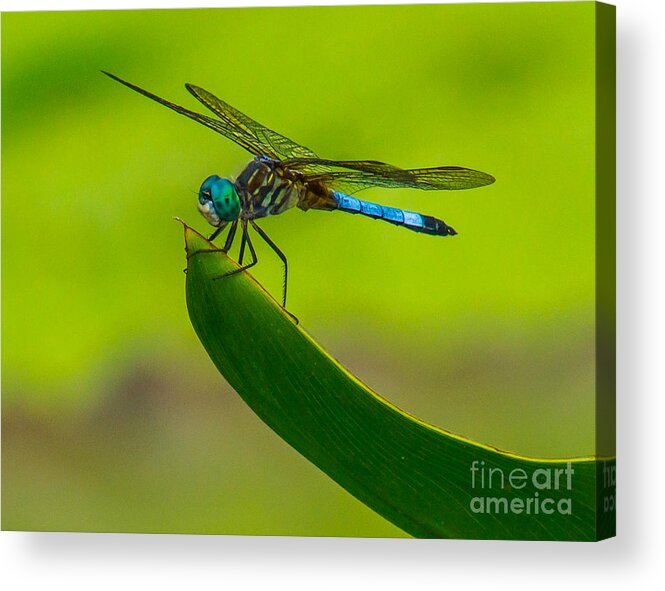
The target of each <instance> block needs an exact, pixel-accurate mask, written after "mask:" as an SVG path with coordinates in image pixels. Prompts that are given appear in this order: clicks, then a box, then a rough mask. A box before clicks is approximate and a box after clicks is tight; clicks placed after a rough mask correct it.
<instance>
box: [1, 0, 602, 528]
mask: <svg viewBox="0 0 665 591" xmlns="http://www.w3.org/2000/svg"><path fill="white" fill-rule="evenodd" d="M593 27H594V7H593V3H586V2H585V3H564V4H561V3H547V4H503V5H501V4H485V5H482V4H480V5H447V6H389V7H380V6H374V7H331V8H279V9H222V10H170V11H124V12H106V11H104V12H69V13H23V14H21V13H14V14H4V15H3V18H2V132H3V134H2V164H3V167H2V168H3V171H2V189H3V200H2V249H3V255H2V266H3V269H2V279H3V282H2V286H3V288H2V296H3V298H2V312H3V323H2V345H3V346H2V355H3V357H2V385H3V456H2V460H3V462H2V468H3V498H2V503H3V505H2V509H3V511H2V520H3V523H2V524H3V527H4V528H6V529H38V530H97V531H151V532H201V533H204V532H207V533H215V532H223V533H243V534H273V535H276V534H293V535H366V536H401V535H404V534H403V533H402V532H401V531H400V530H398V529H397V528H395V527H394V526H392V525H391V524H389V523H387V522H385V521H384V520H383V519H382V518H380V517H378V516H377V515H375V514H374V513H373V512H371V511H370V510H369V509H367V508H366V507H364V506H363V505H362V504H361V503H359V502H358V501H356V500H355V499H354V498H352V497H351V496H350V495H349V494H348V493H346V492H345V491H344V490H342V489H341V488H340V487H338V486H337V485H336V484H334V483H333V482H332V481H331V480H329V479H328V478H327V477H326V476H324V475H323V474H322V473H320V472H319V471H318V470H317V469H316V468H314V467H313V466H312V465H310V464H309V463H308V462H307V461H306V460H304V459H303V458H302V457H300V456H299V455H298V454H297V453H296V452H294V451H293V450H292V449H291V448H289V447H288V446H287V445H286V444H285V443H284V442H282V441H281V440H280V439H279V438H278V437H277V436H276V435H274V434H273V433H272V432H271V431H270V430H269V429H268V428H267V427H266V426H264V425H263V424H262V423H261V422H260V421H259V420H258V419H257V418H256V417H255V416H254V415H253V414H252V413H251V411H249V409H248V408H246V407H245V406H244V404H243V403H242V402H241V401H240V399H239V398H238V397H237V395H236V394H235V393H234V392H233V390H231V389H230V387H229V386H228V385H227V384H226V383H225V382H224V380H223V379H222V378H221V377H220V376H219V374H218V373H217V372H216V370H215V369H214V367H213V365H212V363H211V362H210V360H209V359H208V358H207V356H206V354H205V352H204V350H203V348H202V346H201V345H200V344H199V343H198V341H197V339H196V337H195V335H194V331H193V329H192V327H191V325H190V323H189V321H188V317H187V311H186V308H185V301H184V275H183V272H182V270H183V267H184V265H185V261H184V251H183V240H182V228H181V227H180V225H179V224H177V223H175V222H173V221H172V220H171V218H172V216H181V217H182V218H183V219H185V220H186V221H188V222H189V223H191V224H193V225H194V226H195V227H196V228H198V229H199V230H202V231H206V232H208V231H209V230H210V227H207V225H206V223H205V221H204V220H203V219H202V218H201V217H200V216H199V214H198V213H197V211H196V196H195V193H196V191H197V190H198V187H199V184H200V182H201V180H202V179H203V178H205V177H206V176H208V175H209V174H212V173H217V174H220V175H222V176H224V175H229V174H231V175H234V174H237V173H238V172H239V171H240V170H241V169H242V167H243V165H244V164H245V163H246V162H247V161H248V159H249V155H248V154H247V153H245V152H244V151H243V150H242V149H241V148H239V147H237V146H235V145H234V144H232V143H231V142H230V141H228V140H225V139H224V138H222V137H220V136H218V135H216V134H214V133H212V132H211V131H209V130H207V129H205V128H203V127H202V126H199V125H197V124H195V123H193V122H191V121H189V120H187V119H185V118H183V117H180V116H178V115H176V114H174V113H172V112H170V111H168V110H167V109H165V108H163V107H161V106H160V105H157V104H154V103H152V102H151V101H149V100H147V99H145V98H143V97H141V96H139V95H136V94H135V93H132V92H131V91H129V90H128V89H126V88H124V87H122V86H121V85H119V84H117V83H115V82H113V81H111V80H109V79H108V78H106V77H104V76H103V75H102V74H100V72H99V70H100V69H105V70H109V71H110V72H113V73H115V74H117V75H119V76H121V77H124V78H126V79H128V80H130V81H132V82H134V83H136V84H138V85H140V86H143V87H144V88H147V89H149V90H151V91H153V92H156V93H157V94H159V95H161V96H164V97H166V98H169V99H171V100H173V101H174V102H177V103H180V104H182V105H184V106H188V107H193V108H195V109H199V110H202V109H203V107H201V106H200V105H197V104H196V101H195V100H194V99H193V98H192V97H190V96H189V95H188V93H187V92H186V91H185V90H184V88H183V83H184V82H192V83H194V84H198V85H200V86H203V87H204V88H206V89H208V90H210V91H212V92H213V93H215V94H217V95H219V96H220V97H222V98H224V99H225V100H227V101H229V102H230V103H231V104H233V105H234V106H236V107H238V108H240V109H241V110H243V111H245V112H247V113H248V114H249V115H250V116H253V117H256V118H257V119H258V120H259V121H261V122H262V123H264V124H265V125H267V126H269V127H272V128H274V129H275V130H277V131H279V132H282V133H284V134H286V135H288V136H289V137H292V138H293V139H295V140H296V141H298V142H301V143H303V144H304V145H307V146H309V147H311V148H313V149H314V150H315V151H316V152H318V153H319V154H320V155H321V156H324V157H329V158H338V159H353V158H370V159H379V160H384V161H387V162H391V163H394V164H397V165H400V166H405V167H417V166H436V165H443V164H455V165H462V166H469V167H472V168H477V169H480V170H483V171H486V172H489V173H491V174H493V175H494V176H495V177H496V178H497V182H496V184H495V185H493V186H491V187H486V188H483V189H477V190H473V191H465V192H458V193H420V192H418V191H409V190H404V191H386V190H372V191H367V192H364V193H363V196H364V197H366V198H368V199H373V200H378V201H381V202H384V203H387V204H390V205H394V206H398V207H405V208H408V209H414V210H417V211H422V212H424V213H428V214H430V215H435V216H438V217H441V218H443V219H445V220H446V221H447V222H448V223H450V224H451V225H453V226H454V227H455V228H456V229H457V230H458V231H459V233H460V234H459V236H457V237H456V238H454V239H437V238H432V237H429V236H425V235H419V234H416V233H412V232H407V231H404V230H402V229H399V228H396V227H394V226H391V225H389V224H381V223H374V222H372V221H371V220H368V219H366V218H360V217H354V216H350V215H344V214H341V213H336V212H333V213H328V212H316V211H310V212H307V213H305V212H302V211H300V210H292V211H289V212H288V213H286V214H284V215H282V216H278V217H275V218H274V219H269V220H266V221H265V222H264V224H263V227H264V228H265V229H266V231H267V232H268V233H269V234H270V236H271V237H272V238H273V239H274V240H275V241H276V243H277V244H278V245H280V247H281V248H282V249H283V250H284V252H285V253H286V254H287V256H288V257H289V262H290V265H291V267H290V269H291V279H290V285H289V289H290V296H289V299H290V306H289V307H290V310H291V311H292V312H293V313H294V314H296V315H297V316H298V318H299V319H300V321H301V324H302V325H303V327H304V328H305V329H306V330H307V331H309V332H310V334H312V336H313V337H314V338H316V339H317V340H318V341H319V342H320V343H322V344H323V345H324V346H325V347H326V348H327V349H328V351H329V352H330V353H331V354H332V355H333V356H334V357H336V358H337V359H339V360H340V361H341V362H342V363H343V364H344V365H345V366H346V367H348V368H349V369H350V370H351V371H353V372H354V373H355V374H356V375H357V376H358V377H359V378H360V379H361V380H363V381H364V382H365V383H367V384H368V385H370V386H371V387H373V388H374V389H376V390H377V391H378V392H380V393H381V394H382V395H384V396H385V397H387V398H388V399H390V400H391V401H392V402H394V403H396V404H398V405H400V406H401V407H403V408H404V409H406V410H407V411H409V412H411V413H413V414H415V415H417V416H418V417H420V418H422V419H425V420H427V421H430V422H432V423H434V424H436V425H438V426H440V427H443V428H445V429H448V430H451V431H453V432H456V433H460V434H463V435H465V436H467V437H470V438H472V439H475V440H478V441H481V442H483V443H488V444H491V445H495V446H498V447H501V448H504V449H508V450H512V451H516V452H519V453H522V454H528V455H535V456H544V457H564V456H579V455H588V454H593V453H595V452H596V449H595V442H594V173H595V171H594V128H593V116H594V45H593V43H594V29H593ZM257 246H258V249H259V256H260V258H261V263H260V265H259V267H257V268H256V273H255V275H256V276H257V277H258V278H259V280H260V281H261V282H263V283H264V284H265V285H266V286H267V287H268V288H269V289H270V290H271V291H272V293H273V294H276V295H277V296H278V297H279V293H280V291H279V290H280V273H281V268H280V265H279V261H278V260H277V259H276V257H275V256H274V255H272V254H271V253H270V251H268V250H267V249H266V248H264V245H263V244H257ZM229 313H232V311H229ZM303 370H304V371H305V370H306V368H303ZM386 436H387V437H389V436H390V434H389V433H387V434H386ZM599 451H602V450H599Z"/></svg>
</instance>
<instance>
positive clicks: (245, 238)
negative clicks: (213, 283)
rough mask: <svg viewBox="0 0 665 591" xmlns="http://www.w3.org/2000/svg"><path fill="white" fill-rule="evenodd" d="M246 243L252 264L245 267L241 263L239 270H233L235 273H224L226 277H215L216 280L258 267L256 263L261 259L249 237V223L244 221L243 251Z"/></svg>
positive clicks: (241, 246)
mask: <svg viewBox="0 0 665 591" xmlns="http://www.w3.org/2000/svg"><path fill="white" fill-rule="evenodd" d="M245 243H247V246H249V252H250V253H251V255H252V262H251V263H249V264H247V265H243V264H242V263H240V265H241V266H240V267H238V268H237V269H233V271H229V272H228V273H224V275H220V276H219V277H213V279H214V280H217V279H224V277H230V276H231V275H235V274H236V273H240V272H241V271H246V270H247V269H249V268H251V267H253V266H254V265H256V263H258V262H259V259H258V257H257V256H256V251H255V250H254V245H253V244H252V240H251V239H250V237H249V231H248V229H247V222H246V221H244V220H243V222H242V242H241V245H240V248H241V250H244V244H245Z"/></svg>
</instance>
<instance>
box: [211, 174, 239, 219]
mask: <svg viewBox="0 0 665 591" xmlns="http://www.w3.org/2000/svg"><path fill="white" fill-rule="evenodd" d="M210 197H211V199H212V204H213V206H214V208H215V211H216V212H217V215H218V216H219V218H220V219H221V220H223V221H225V222H232V221H234V220H237V219H238V216H239V215H240V198H239V197H238V192H237V191H236V188H235V185H234V184H233V183H232V182H231V181H229V180H228V179H220V178H218V179H217V180H216V181H215V182H213V183H212V186H211V187H210Z"/></svg>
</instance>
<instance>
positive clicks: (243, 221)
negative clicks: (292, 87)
mask: <svg viewBox="0 0 665 591" xmlns="http://www.w3.org/2000/svg"><path fill="white" fill-rule="evenodd" d="M103 73H104V74H106V75H107V76H109V77H110V78H112V79H113V80H116V81H117V82H120V83H121V84H124V85H125V86H127V87H128V88H131V89H132V90H134V91H136V92H138V93H139V94H142V95H143V96H145V97H148V98H149V99H152V100H153V101H156V102H158V103H160V104H161V105H164V106H165V107H168V108H169V109H171V110H173V111H175V112H176V113H180V114H181V115H184V116H185V117H189V118H190V119H193V120H194V121H197V122H198V123H200V124H201V125H204V126H205V127H207V128H209V129H212V130H213V131H215V132H217V133H219V134H220V135H222V136H224V137H226V138H228V139H230V140H231V141H233V142H235V143H236V144H237V145H239V146H240V147H242V148H244V149H245V150H247V151H248V152H249V153H250V154H252V155H253V156H254V158H253V160H252V161H251V162H249V164H247V166H246V167H245V168H244V170H243V171H242V172H241V173H240V174H239V175H238V176H237V177H236V178H235V179H234V178H230V177H229V178H222V177H220V176H219V175H216V174H213V175H211V176H209V177H207V178H206V179H205V180H204V181H203V183H202V184H201V187H200V189H199V191H198V204H197V205H198V210H199V212H200V213H201V214H202V215H203V217H204V218H205V219H206V221H207V222H208V223H209V224H210V225H211V226H213V227H215V230H214V231H213V232H212V234H211V235H210V237H209V240H210V241H211V242H212V241H213V240H215V239H216V238H217V237H218V236H219V235H220V234H221V233H222V231H223V230H224V229H225V228H227V227H228V228H229V230H228V233H227V235H226V239H225V241H224V245H223V247H221V248H214V249H211V250H210V251H208V252H216V251H221V252H223V253H228V252H229V250H230V249H231V247H232V245H233V242H234V239H235V236H236V233H237V230H238V226H240V229H241V242H240V250H239V255H238V265H239V266H238V267H237V268H236V269H234V270H232V271H229V272H227V273H226V274H225V275H223V276H221V277H219V278H222V277H227V276H230V275H233V274H235V273H239V272H242V271H246V270H247V269H250V268H251V267H253V266H254V265H256V264H257V263H258V257H257V255H256V250H255V248H254V245H253V243H252V239H251V236H250V232H249V230H250V228H252V229H253V230H254V231H256V233H257V234H258V235H259V236H260V237H261V238H262V239H263V240H264V241H265V242H266V243H267V244H268V246H270V248H271V249H272V250H273V251H274V252H275V254H276V255H277V256H278V257H279V258H280V260H281V261H282V264H283V269H284V274H283V278H284V283H283V288H282V306H283V307H284V308H286V293H287V284H288V261H287V258H286V256H285V255H284V253H283V252H282V251H281V250H280V249H279V247H278V246H277V245H276V244H275V243H274V242H273V241H272V239H271V238H270V237H269V236H268V235H267V234H266V232H265V230H264V229H263V228H261V227H260V226H259V225H258V224H257V222H256V220H259V219H261V218H265V217H267V216H274V215H278V214H281V213H284V212H285V211H287V210H288V209H291V208H293V207H295V206H297V207H298V208H300V209H301V210H303V211H307V210H309V209H315V210H323V211H342V212H346V213H351V214H358V215H362V216H366V217H369V218H373V219H375V220H382V221H384V222H388V223H390V224H394V225H396V226H400V227H402V228H406V229H408V230H412V231H414V232H420V233H422V234H428V235H431V236H454V235H456V234H457V232H456V231H455V230H454V229H453V228H452V226H449V225H448V224H447V223H446V222H444V221H443V220H441V219H439V218H436V217H433V216H430V215H425V214H422V213H418V212H415V211H407V210H405V209H399V208H396V207H389V206H386V205H381V204H378V203H373V202H370V201H365V200H363V199H358V198H357V197H355V196H354V194H355V193H357V192H358V191H361V190H363V189H367V188H370V187H381V188H386V189H390V188H408V189H422V190H425V191H433V190H460V189H473V188H476V187H483V186H486V185H490V184H492V183H493V182H494V180H495V179H494V177H493V176H492V175H490V174H487V173H485V172H481V171H479V170H474V169H471V168H464V167H461V166H438V167H434V168H411V169H403V168H399V167H397V166H393V165H392V164H387V163H385V162H380V161H377V160H328V159H325V158H319V157H318V156H317V155H316V154H315V153H314V152H313V151H312V150H310V149H309V148H306V147H305V146H302V145H300V144H297V143H296V142H294V141H293V140H290V139H289V138H287V137H286V136H283V135H281V134H279V133H277V132H276V131H273V130H272V129H269V128H267V127H265V126H264V125H261V124H260V123H258V122H257V121H255V120H254V119H252V118H250V117H249V116H247V115H245V114H244V113H242V112H241V111H239V110H238V109H235V108H234V107H232V106H231V105H229V104H228V103H226V102H224V101H223V100H221V99H219V98H217V97H216V96H214V95H213V94H212V93H210V92H208V91H207V90H204V89H203V88H200V87H198V86H194V85H193V84H185V88H186V89H187V90H188V91H189V93H190V94H192V95H193V96H194V98H196V99H197V100H198V101H199V102H200V103H201V104H203V106H204V107H206V108H207V109H208V110H209V111H211V112H212V114H213V115H214V117H211V116H209V115H203V114H201V113H198V112H196V111H192V110H190V109H186V108H185V107H181V106H180V105H177V104H175V103H172V102H170V101H168V100H166V99H163V98H161V97H159V96H157V95H155V94H153V93H152V92H149V91H147V90H145V89H143V88H140V87H139V86H136V85H135V84H132V83H131V82H127V81H126V80H123V79H121V78H119V77H118V76H115V75H114V74H110V73H109V72H103ZM246 247H247V248H248V249H249V253H250V257H251V260H250V262H249V263H246V264H243V260H244V255H245V248H246Z"/></svg>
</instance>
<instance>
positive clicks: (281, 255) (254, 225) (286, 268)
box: [249, 220, 297, 320]
mask: <svg viewBox="0 0 665 591" xmlns="http://www.w3.org/2000/svg"><path fill="white" fill-rule="evenodd" d="M249 223H250V224H252V228H254V229H255V230H256V231H257V232H258V234H259V236H261V238H263V239H264V240H265V241H266V243H267V244H268V246H270V248H272V249H273V250H274V251H275V254H276V255H277V256H278V257H279V258H280V259H282V262H283V263H284V286H283V290H282V295H283V297H282V307H283V308H286V286H287V281H288V278H289V264H288V262H287V260H286V255H285V254H284V253H283V252H282V251H281V250H280V249H279V248H277V245H276V244H275V243H274V242H273V241H272V240H271V239H270V238H269V237H268V235H267V234H266V233H265V232H264V231H263V230H262V229H261V228H260V227H259V226H258V224H257V223H256V222H255V221H254V220H249ZM296 320H297V319H296Z"/></svg>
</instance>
